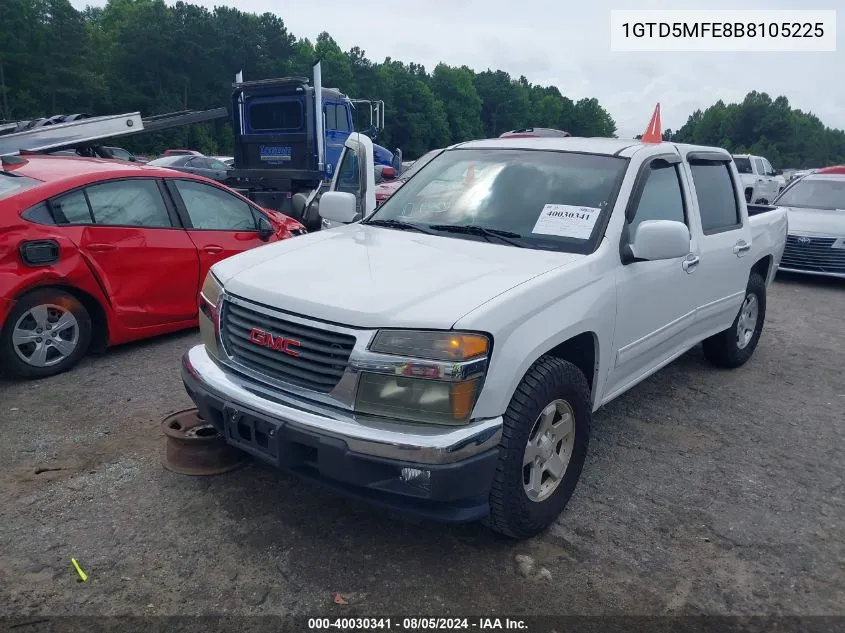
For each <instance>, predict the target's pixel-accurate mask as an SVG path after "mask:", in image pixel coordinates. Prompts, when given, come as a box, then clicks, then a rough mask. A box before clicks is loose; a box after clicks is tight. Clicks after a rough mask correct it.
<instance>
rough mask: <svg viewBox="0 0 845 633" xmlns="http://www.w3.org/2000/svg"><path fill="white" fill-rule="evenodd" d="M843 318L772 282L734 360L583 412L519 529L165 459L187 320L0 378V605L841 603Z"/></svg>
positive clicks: (459, 607)
mask: <svg viewBox="0 0 845 633" xmlns="http://www.w3.org/2000/svg"><path fill="white" fill-rule="evenodd" d="M843 315H845V283H841V282H831V281H825V280H813V279H802V278H788V277H787V278H779V279H778V282H776V283H775V285H774V286H773V287H772V289H771V291H770V299H769V313H768V318H767V325H766V329H765V332H764V334H763V337H762V339H761V341H760V345H759V347H758V349H757V352H756V354H755V356H754V358H753V359H752V361H751V362H750V363H749V364H748V365H746V366H745V367H743V368H741V369H739V370H736V371H733V372H729V371H720V370H715V369H713V368H711V367H710V366H709V365H708V364H707V363H706V362H705V361H704V358H703V356H702V354H701V351H700V350H697V349H696V350H693V351H691V352H690V353H688V354H686V355H685V356H684V357H682V358H681V359H679V360H678V361H676V362H675V363H673V364H672V365H670V366H669V367H667V368H666V369H664V370H663V371H662V372H660V373H658V374H657V375H655V376H654V377H652V378H651V379H649V380H647V381H646V382H644V383H642V384H641V385H639V386H638V387H636V388H635V389H633V390H632V391H630V392H628V393H627V394H625V395H624V396H622V397H620V398H619V399H617V400H616V401H615V402H613V403H612V404H611V405H609V406H608V407H606V408H605V409H603V410H602V411H600V412H599V413H598V414H597V415H596V418H595V424H594V434H593V438H592V441H591V444H590V451H589V457H588V460H587V465H586V466H585V469H584V474H583V476H582V479H581V482H580V484H579V486H578V489H577V490H576V493H575V495H574V497H573V498H572V501H571V502H570V505H569V507H568V508H567V510H566V512H564V514H563V515H562V516H561V518H560V519H559V520H558V522H557V523H556V525H554V526H553V527H552V528H551V529H550V530H549V532H547V533H546V534H544V535H542V536H540V537H538V538H535V539H533V540H530V541H526V542H522V543H516V542H512V541H508V540H505V539H502V538H498V537H496V536H494V535H492V534H491V533H489V532H487V531H486V530H485V529H484V528H482V527H480V526H476V525H469V526H457V527H456V526H442V525H438V524H430V523H425V522H416V521H410V520H407V519H400V518H397V517H394V516H390V515H388V514H385V513H384V512H382V511H379V510H373V509H371V508H370V507H368V506H362V505H359V504H357V503H354V502H350V501H346V500H344V499H342V498H338V497H336V496H333V495H331V494H329V493H324V492H322V491H318V490H316V489H314V488H312V487H311V486H310V485H308V484H305V483H302V482H300V481H298V480H296V479H294V478H292V477H289V476H287V475H285V474H282V473H279V472H276V471H274V470H272V469H270V468H267V467H264V466H261V465H257V464H249V465H247V466H246V467H244V468H242V469H240V470H238V471H235V472H232V473H229V474H225V475H220V476H217V477H210V478H200V477H197V478H193V477H186V476H180V475H176V474H173V473H170V472H168V471H166V470H164V469H163V468H162V466H161V461H160V460H161V456H162V452H163V445H164V439H163V435H162V433H161V431H160V420H161V419H162V417H163V416H165V415H167V414H168V413H171V412H173V411H177V410H180V409H183V408H187V407H189V406H190V404H191V403H190V401H189V399H188V397H187V396H186V394H185V392H184V390H183V388H182V385H181V381H180V379H179V371H178V368H179V358H180V355H181V354H182V352H183V351H184V350H185V349H187V348H188V347H189V346H190V345H192V344H194V343H195V342H197V340H198V336H197V334H196V333H195V332H187V333H184V334H180V335H176V336H170V337H165V338H159V339H157V340H154V341H148V342H143V343H140V344H136V345H130V346H125V347H121V348H116V349H114V350H111V351H109V352H108V353H107V354H106V355H104V356H101V357H93V358H89V359H87V360H86V361H84V362H83V363H82V364H81V365H80V366H79V367H78V368H76V369H75V370H73V371H71V372H69V373H66V374H64V375H61V376H57V377H54V378H51V379H46V380H42V381H38V382H11V381H7V382H0V412H1V413H2V416H0V420H2V422H0V423H2V426H3V434H2V437H3V442H2V444H0V460H2V463H3V472H4V474H3V477H2V481H0V542H2V543H4V544H5V545H3V546H2V548H0V615H52V614H88V615H128V614H133V615H152V614H156V615H164V614H167V615H176V614H260V613H263V614H308V615H326V614H333V615H347V614H361V615H367V614H394V615H395V614H406V615H407V614H420V613H427V614H441V615H444V614H448V613H464V614H466V613H475V614H484V615H487V614H513V615H516V614H692V613H708V614H744V615H752V614H796V615H811V614H813V615H820V614H842V613H843V612H845V539H843V538H842V535H843V533H845V501H843V499H844V498H845V490H844V489H843V477H845V460H843V458H842V448H841V447H842V446H843V440H845V430H843V420H845V416H843V414H842V411H843V408H845V385H844V384H843V366H845V362H843V357H845V326H843ZM39 468H51V469H60V470H47V471H45V472H41V473H40V474H36V469H39ZM71 557H75V558H76V559H77V560H78V561H79V562H80V564H81V565H82V567H83V568H84V569H85V571H87V573H88V574H89V580H88V582H85V583H82V582H79V581H78V579H77V577H76V574H75V573H74V572H73V571H72V568H71V566H70V559H71ZM338 593H339V594H341V595H342V596H343V597H344V598H345V600H346V601H347V602H348V604H347V605H337V604H335V601H334V599H335V595H336V594H338Z"/></svg>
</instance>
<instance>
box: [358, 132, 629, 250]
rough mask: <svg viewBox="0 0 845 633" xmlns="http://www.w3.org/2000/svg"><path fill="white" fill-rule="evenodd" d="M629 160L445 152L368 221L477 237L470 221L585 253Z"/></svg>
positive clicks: (535, 244) (524, 241) (531, 242)
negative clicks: (402, 224)
mask: <svg viewBox="0 0 845 633" xmlns="http://www.w3.org/2000/svg"><path fill="white" fill-rule="evenodd" d="M627 165H628V161H627V160H626V159H624V158H618V157H615V156H600V155H594V154H577V153H573V152H558V151H532V150H522V149H471V148H467V149H454V150H449V151H446V152H443V153H442V154H440V155H439V156H437V157H436V158H434V159H433V160H432V161H431V162H430V163H429V164H428V165H427V166H426V167H425V168H424V169H423V170H421V171H420V172H419V173H418V174H417V175H416V176H415V177H414V178H412V179H410V180H408V182H407V183H405V184H404V185H403V186H402V187H400V188H399V189H398V190H397V191H396V192H395V193H394V194H393V195H392V196H391V197H390V198H389V199H388V200H387V201H385V203H384V204H383V206H382V207H381V208H380V209H379V210H378V211H376V212H375V213H374V214H373V215H372V216H371V217H370V219H368V220H367V222H370V221H376V220H390V219H395V220H401V221H404V222H409V223H414V224H419V225H420V226H422V227H424V228H426V229H428V230H431V231H433V232H441V233H442V234H443V235H449V236H452V237H460V238H466V239H479V238H478V236H476V237H474V238H473V237H471V236H470V235H469V233H468V232H467V231H468V230H469V229H466V227H467V226H471V227H475V229H476V233H478V231H477V229H478V228H481V229H486V230H494V231H499V232H502V231H504V232H506V233H507V234H508V235H509V237H510V238H512V239H515V240H518V243H519V245H521V246H526V247H532V248H541V249H552V250H563V251H570V252H588V251H589V250H591V247H590V243H591V240H593V239H595V236H596V235H597V230H598V229H597V227H601V226H602V221H603V219H604V218H605V217H606V215H607V214H608V213H609V212H610V209H612V207H613V203H614V201H615V197H616V192H617V190H618V185H619V183H620V181H621V178H622V176H623V175H624V173H625V170H626V169H627ZM454 227H464V229H463V230H461V229H460V228H458V229H455V228H454ZM488 237H489V236H488ZM490 241H495V240H494V239H492V238H491V240H490Z"/></svg>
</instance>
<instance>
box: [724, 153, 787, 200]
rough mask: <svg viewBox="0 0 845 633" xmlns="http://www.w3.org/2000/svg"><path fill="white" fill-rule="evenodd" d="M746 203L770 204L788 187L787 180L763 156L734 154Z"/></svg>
mask: <svg viewBox="0 0 845 633" xmlns="http://www.w3.org/2000/svg"><path fill="white" fill-rule="evenodd" d="M733 160H734V164H735V165H736V169H737V171H738V172H739V177H740V179H741V181H742V190H743V195H744V196H745V201H746V202H751V203H762V204H769V203H770V202H771V201H772V200H774V199H775V198H776V197H777V195H778V194H779V193H780V192H781V191H782V190H783V188H784V187H786V179H785V178H784V177H783V175H782V174H781V173H780V172H778V171H776V170H775V169H774V168H773V167H772V164H771V163H770V162H769V161H768V160H767V159H766V158H764V157H763V156H753V155H751V154H734V155H733Z"/></svg>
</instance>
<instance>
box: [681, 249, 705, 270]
mask: <svg viewBox="0 0 845 633" xmlns="http://www.w3.org/2000/svg"><path fill="white" fill-rule="evenodd" d="M700 261H701V258H700V257H699V256H698V255H693V254H692V253H690V254H689V255H687V257H686V259H685V260H684V262H683V264H681V266H683V267H684V270H685V271H687V272H688V273H690V274H692V273H693V272H695V269H696V268H698V263H699V262H700Z"/></svg>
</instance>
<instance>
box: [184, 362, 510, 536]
mask: <svg viewBox="0 0 845 633" xmlns="http://www.w3.org/2000/svg"><path fill="white" fill-rule="evenodd" d="M182 380H183V382H184V383H185V389H186V390H187V392H188V395H189V396H190V397H191V399H192V400H193V401H194V402H195V403H196V405H197V408H198V409H199V412H200V415H201V416H202V417H203V418H204V419H205V420H206V421H207V422H209V423H211V424H213V425H214V426H215V427H217V428H218V430H220V432H221V433H223V435H224V436H225V437H226V441H227V442H229V443H230V444H232V445H233V446H237V447H238V448H241V449H242V450H244V451H246V452H248V453H250V454H251V455H253V456H255V457H256V458H258V459H260V460H261V461H264V462H266V463H268V464H271V465H273V466H276V467H278V468H281V469H283V470H286V471H289V472H293V473H295V474H297V475H300V476H302V477H305V478H306V479H309V480H311V481H314V482H315V483H318V484H321V485H323V486H324V487H328V488H331V489H334V490H336V491H338V492H342V493H344V494H347V495H350V496H353V497H356V498H359V499H362V500H365V501H369V502H371V503H375V504H377V505H381V506H385V507H389V508H391V509H394V510H398V511H403V512H408V513H411V514H415V515H418V516H425V517H428V518H432V519H436V520H441V521H451V522H467V521H475V520H478V519H480V518H482V517H484V516H486V515H487V514H488V513H489V507H488V496H489V491H490V486H491V485H492V481H493V476H494V473H495V469H496V463H497V461H498V457H499V448H498V447H499V442H500V440H501V434H502V418H501V417H497V418H492V419H486V420H479V421H477V422H474V423H472V424H469V425H466V426H462V427H436V426H427V425H419V424H405V423H399V422H390V421H383V420H367V421H362V420H359V419H356V418H354V417H352V416H351V414H350V413H349V412H347V411H339V410H335V409H331V408H328V407H325V406H323V405H318V404H314V403H310V402H309V403H306V402H304V401H302V400H298V399H293V398H291V397H289V396H287V395H286V394H284V393H281V392H279V391H278V390H274V389H272V388H270V387H265V386H262V385H260V384H258V383H256V382H255V381H251V380H248V379H246V378H243V377H241V376H239V375H238V374H236V373H235V372H233V371H232V370H230V369H227V370H225V371H224V370H223V369H222V368H221V367H220V366H219V365H218V364H217V363H216V362H214V361H213V360H212V359H211V357H209V355H208V353H207V352H206V349H205V347H204V346H203V345H198V346H196V347H194V348H192V349H190V350H189V351H188V352H187V353H186V354H185V355H184V357H183V359H182Z"/></svg>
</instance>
